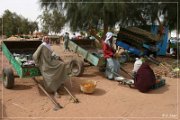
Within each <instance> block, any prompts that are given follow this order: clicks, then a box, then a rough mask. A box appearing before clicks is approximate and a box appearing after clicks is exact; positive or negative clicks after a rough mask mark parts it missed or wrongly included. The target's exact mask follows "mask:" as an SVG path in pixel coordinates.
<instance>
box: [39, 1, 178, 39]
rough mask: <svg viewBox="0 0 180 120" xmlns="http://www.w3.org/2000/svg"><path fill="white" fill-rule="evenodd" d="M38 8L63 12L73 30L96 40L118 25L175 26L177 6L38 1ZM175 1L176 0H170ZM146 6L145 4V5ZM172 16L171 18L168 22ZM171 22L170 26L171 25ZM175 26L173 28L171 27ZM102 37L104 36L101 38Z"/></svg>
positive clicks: (114, 2)
mask: <svg viewBox="0 0 180 120" xmlns="http://www.w3.org/2000/svg"><path fill="white" fill-rule="evenodd" d="M40 1H41V2H40V4H41V7H42V8H43V7H46V8H49V9H58V8H59V9H63V10H64V12H65V13H66V21H67V22H69V23H70V27H71V29H72V30H77V29H88V30H89V31H90V33H91V34H92V35H94V36H95V37H96V38H97V39H99V40H100V39H101V38H99V37H98V36H97V30H98V29H99V28H100V27H101V26H103V33H104V35H105V33H106V32H107V30H108V27H114V25H116V24H117V23H120V24H121V25H122V26H125V27H126V26H135V25H147V24H152V23H153V22H154V21H155V20H157V21H158V22H159V25H160V26H161V27H160V28H162V25H163V24H165V23H166V24H167V25H169V26H172V28H171V27H170V28H171V29H173V28H174V27H175V26H176V24H175V23H177V19H176V18H177V4H176V3H172V4H169V3H162V2H157V1H154V0H148V1H145V0H128V1H124V0H121V1H120V0H91V1H89V0H53V1H50V0H40ZM173 1H177V0H173ZM147 2H148V3H147ZM159 13H161V14H163V15H164V16H166V17H165V21H166V22H164V23H161V22H160V20H159ZM171 13H173V16H174V18H172V17H171V18H170V16H171ZM172 20H173V22H172ZM173 26H174V27H173ZM104 35H103V36H104Z"/></svg>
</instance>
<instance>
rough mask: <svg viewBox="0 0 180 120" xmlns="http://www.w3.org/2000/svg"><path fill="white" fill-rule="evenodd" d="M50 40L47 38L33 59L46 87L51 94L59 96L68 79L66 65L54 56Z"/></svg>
mask: <svg viewBox="0 0 180 120" xmlns="http://www.w3.org/2000/svg"><path fill="white" fill-rule="evenodd" d="M49 42H50V41H49V38H48V37H47V36H45V37H44V38H43V43H42V44H41V45H40V46H39V47H38V49H37V50H36V51H35V53H34V54H33V59H34V61H35V63H36V65H37V66H38V67H39V69H40V71H41V74H42V76H43V78H44V87H45V89H46V90H47V91H48V92H49V93H54V94H57V91H58V89H59V88H60V86H61V85H62V84H63V83H64V81H65V80H66V79H67V69H66V65H65V63H64V62H63V61H62V60H61V59H60V57H57V56H55V55H54V52H53V51H52V49H51V47H50V44H49Z"/></svg>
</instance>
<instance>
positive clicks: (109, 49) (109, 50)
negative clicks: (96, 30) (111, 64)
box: [102, 41, 114, 58]
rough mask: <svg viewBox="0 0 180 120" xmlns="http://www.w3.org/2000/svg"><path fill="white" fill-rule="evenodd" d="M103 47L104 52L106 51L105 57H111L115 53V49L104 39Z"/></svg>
mask: <svg viewBox="0 0 180 120" xmlns="http://www.w3.org/2000/svg"><path fill="white" fill-rule="evenodd" d="M102 45H103V46H102V47H103V53H104V58H111V57H113V55H114V51H113V49H112V47H110V46H109V45H108V44H106V43H105V42H104V41H103V42H102Z"/></svg>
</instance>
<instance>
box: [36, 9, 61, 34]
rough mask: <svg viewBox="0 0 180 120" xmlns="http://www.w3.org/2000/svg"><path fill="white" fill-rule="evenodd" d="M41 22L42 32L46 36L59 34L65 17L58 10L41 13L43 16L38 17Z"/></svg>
mask: <svg viewBox="0 0 180 120" xmlns="http://www.w3.org/2000/svg"><path fill="white" fill-rule="evenodd" d="M39 18H40V19H41V22H42V32H43V33H45V34H48V33H49V32H55V33H59V32H60V30H61V29H62V27H63V26H64V24H65V17H64V16H63V15H62V13H61V12H59V11H58V10H56V9H55V10H53V11H50V10H47V9H45V10H44V11H43V14H42V15H40V16H39Z"/></svg>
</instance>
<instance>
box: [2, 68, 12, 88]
mask: <svg viewBox="0 0 180 120" xmlns="http://www.w3.org/2000/svg"><path fill="white" fill-rule="evenodd" d="M3 85H4V87H5V88H7V89H11V88H13V87H14V73H13V70H12V69H11V68H4V69H3Z"/></svg>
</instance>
